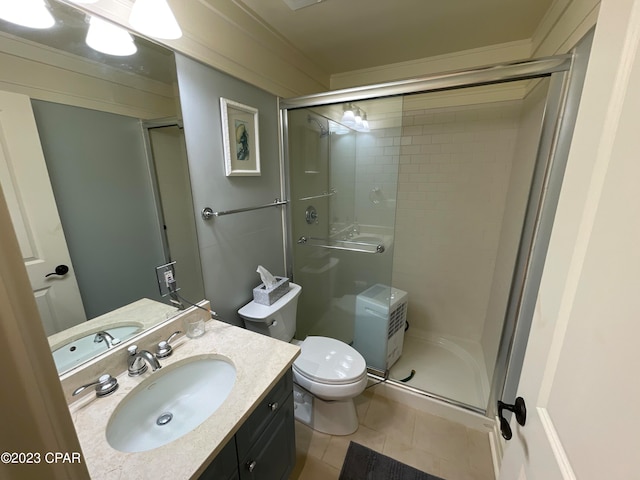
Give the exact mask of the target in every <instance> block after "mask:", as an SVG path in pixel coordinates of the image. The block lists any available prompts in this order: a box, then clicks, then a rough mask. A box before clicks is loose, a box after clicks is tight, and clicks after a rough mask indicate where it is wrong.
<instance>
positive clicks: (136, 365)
mask: <svg viewBox="0 0 640 480" xmlns="http://www.w3.org/2000/svg"><path fill="white" fill-rule="evenodd" d="M127 351H128V352H129V361H128V364H129V369H128V370H129V376H130V377H135V376H138V375H142V374H143V373H144V372H146V371H147V363H148V364H149V365H151V370H153V371H154V372H155V371H156V370H157V369H159V368H162V366H161V365H160V362H158V360H157V359H156V357H154V356H153V354H152V353H151V352H149V351H147V350H140V351H139V352H138V346H137V345H131V346H130V347H129V348H128V349H127Z"/></svg>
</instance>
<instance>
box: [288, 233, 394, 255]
mask: <svg viewBox="0 0 640 480" xmlns="http://www.w3.org/2000/svg"><path fill="white" fill-rule="evenodd" d="M310 241H311V242H320V243H313V244H311V243H309V242H310ZM329 242H340V243H347V244H349V245H357V246H361V247H374V248H375V250H373V251H371V250H367V249H365V248H353V247H348V246H346V247H342V246H340V245H324V244H325V243H329ZM298 243H299V244H300V245H310V246H312V247H320V248H329V249H332V250H346V251H349V252H361V253H373V254H376V253H384V245H382V244H376V243H367V242H355V241H353V240H329V239H327V238H314V237H305V236H304V235H303V236H302V237H300V238H299V239H298Z"/></svg>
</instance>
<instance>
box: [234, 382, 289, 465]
mask: <svg viewBox="0 0 640 480" xmlns="http://www.w3.org/2000/svg"><path fill="white" fill-rule="evenodd" d="M292 393H293V372H292V371H291V369H289V370H288V371H287V372H286V373H285V374H284V376H283V377H282V378H281V379H280V380H279V381H278V383H277V384H276V385H275V386H274V387H273V388H272V389H271V391H270V392H269V393H268V394H267V396H266V397H265V398H264V399H263V400H262V401H261V402H260V404H259V405H258V406H257V407H256V409H255V411H254V412H253V413H252V414H251V416H250V417H249V418H248V419H247V420H246V421H245V422H244V424H243V425H242V427H240V430H238V433H236V439H237V442H238V458H244V457H245V456H246V455H247V453H248V452H249V450H250V449H251V448H252V447H253V444H254V443H255V442H256V441H257V439H258V437H259V436H260V435H261V434H262V431H263V430H264V429H265V428H266V427H267V425H268V424H269V423H270V422H271V420H272V419H274V418H275V417H276V416H277V415H278V411H279V409H280V408H281V407H282V405H284V403H285V402H286V400H287V398H288V397H289V396H291V394H292Z"/></svg>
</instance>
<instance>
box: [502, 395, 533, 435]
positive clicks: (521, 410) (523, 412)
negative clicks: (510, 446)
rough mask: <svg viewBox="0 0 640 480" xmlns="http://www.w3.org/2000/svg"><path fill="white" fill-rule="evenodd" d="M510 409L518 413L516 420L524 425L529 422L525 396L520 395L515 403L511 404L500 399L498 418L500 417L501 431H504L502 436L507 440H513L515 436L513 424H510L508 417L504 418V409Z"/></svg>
mask: <svg viewBox="0 0 640 480" xmlns="http://www.w3.org/2000/svg"><path fill="white" fill-rule="evenodd" d="M504 410H509V411H510V412H513V413H514V414H515V415H516V421H517V422H518V423H519V424H520V425H522V426H523V427H524V424H525V423H527V406H526V404H525V403H524V398H522V397H518V398H516V401H515V403H514V404H513V405H509V404H507V403H504V402H501V401H500V400H498V418H499V419H500V433H502V438H504V439H505V440H511V437H512V436H513V432H512V431H511V426H509V422H508V421H507V419H506V418H504V414H503V411H504Z"/></svg>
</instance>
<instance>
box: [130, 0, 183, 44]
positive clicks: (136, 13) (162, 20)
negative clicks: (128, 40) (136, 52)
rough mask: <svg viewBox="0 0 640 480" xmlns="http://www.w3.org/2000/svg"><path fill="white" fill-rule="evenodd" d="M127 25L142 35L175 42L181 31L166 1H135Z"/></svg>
mask: <svg viewBox="0 0 640 480" xmlns="http://www.w3.org/2000/svg"><path fill="white" fill-rule="evenodd" d="M129 23H131V26H132V27H133V28H135V29H136V30H137V31H139V32H140V33H142V34H143V35H147V36H149V37H153V38H161V39H164V40H175V39H177V38H180V37H181V36H182V30H181V29H180V25H178V21H177V20H176V17H175V16H174V15H173V12H172V11H171V7H169V4H168V3H167V1H166V0H136V1H135V3H134V4H133V7H132V8H131V16H130V17H129Z"/></svg>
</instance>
